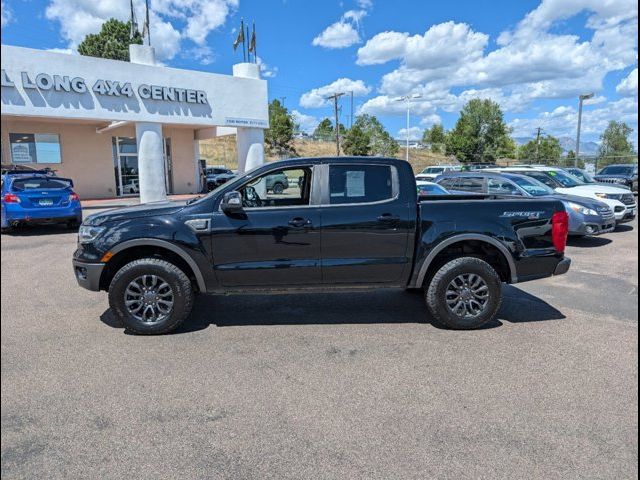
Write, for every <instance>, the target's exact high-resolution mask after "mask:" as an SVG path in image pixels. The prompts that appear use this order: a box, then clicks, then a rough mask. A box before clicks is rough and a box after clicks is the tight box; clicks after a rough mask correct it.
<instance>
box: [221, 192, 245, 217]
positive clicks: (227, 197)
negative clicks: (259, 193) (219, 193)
mask: <svg viewBox="0 0 640 480" xmlns="http://www.w3.org/2000/svg"><path fill="white" fill-rule="evenodd" d="M220 208H221V209H222V211H223V212H224V213H226V214H230V213H238V212H241V211H242V194H241V193H240V192H237V191H235V190H233V191H231V192H227V193H225V194H224V197H222V203H221V204H220Z"/></svg>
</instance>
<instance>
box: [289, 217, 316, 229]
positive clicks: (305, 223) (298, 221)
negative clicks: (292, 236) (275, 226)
mask: <svg viewBox="0 0 640 480" xmlns="http://www.w3.org/2000/svg"><path fill="white" fill-rule="evenodd" d="M289 225H291V226H292V227H296V228H300V227H309V226H311V220H308V219H306V218H302V217H296V218H292V219H291V220H289Z"/></svg>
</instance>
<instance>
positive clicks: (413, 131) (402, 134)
mask: <svg viewBox="0 0 640 480" xmlns="http://www.w3.org/2000/svg"><path fill="white" fill-rule="evenodd" d="M395 138H399V139H402V140H406V139H407V129H406V128H401V129H400V130H398V133H397V135H396V137H395ZM421 138H422V129H421V128H420V127H409V140H420V139H421Z"/></svg>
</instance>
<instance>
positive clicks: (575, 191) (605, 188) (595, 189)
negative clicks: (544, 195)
mask: <svg viewBox="0 0 640 480" xmlns="http://www.w3.org/2000/svg"><path fill="white" fill-rule="evenodd" d="M556 192H559V193H566V194H568V195H578V196H580V197H581V196H583V195H589V196H594V195H595V194H596V193H614V194H618V195H619V194H622V193H629V189H628V188H624V187H614V186H610V185H602V184H601V185H594V184H589V185H580V186H577V187H572V188H556Z"/></svg>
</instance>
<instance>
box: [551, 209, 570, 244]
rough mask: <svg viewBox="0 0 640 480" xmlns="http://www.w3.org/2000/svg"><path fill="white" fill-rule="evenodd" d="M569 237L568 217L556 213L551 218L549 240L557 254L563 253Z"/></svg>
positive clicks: (565, 214)
mask: <svg viewBox="0 0 640 480" xmlns="http://www.w3.org/2000/svg"><path fill="white" fill-rule="evenodd" d="M568 235H569V215H568V214H567V212H556V213H554V214H553V217H551V239H552V240H553V246H554V247H555V249H556V250H557V251H558V252H559V253H564V250H565V248H566V246H567V236H568Z"/></svg>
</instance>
